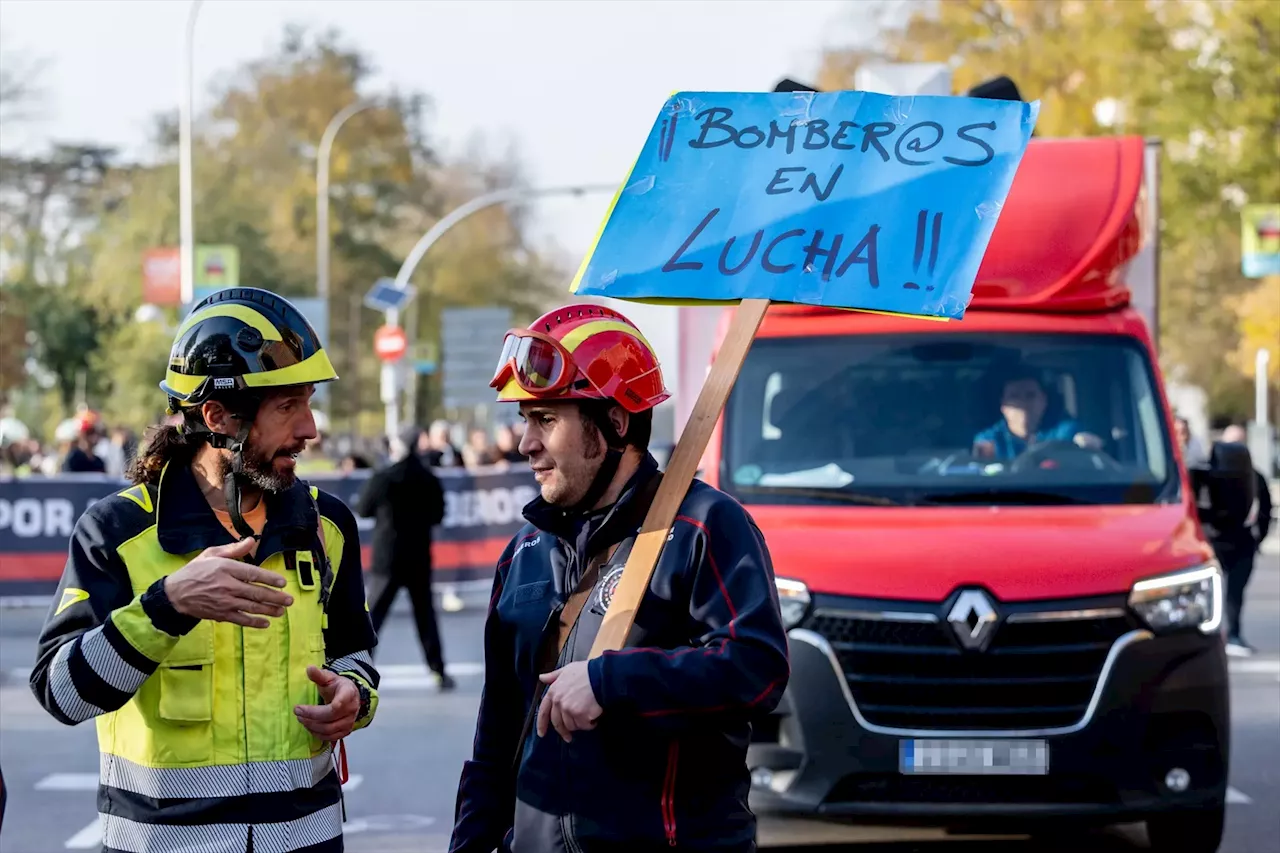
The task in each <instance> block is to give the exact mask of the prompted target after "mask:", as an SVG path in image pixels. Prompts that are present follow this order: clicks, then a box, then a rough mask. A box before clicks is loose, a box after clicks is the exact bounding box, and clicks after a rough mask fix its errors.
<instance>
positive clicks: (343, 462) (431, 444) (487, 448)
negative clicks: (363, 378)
mask: <svg viewBox="0 0 1280 853" xmlns="http://www.w3.org/2000/svg"><path fill="white" fill-rule="evenodd" d="M523 428H524V424H522V423H518V422H517V423H515V424H506V423H501V424H498V425H497V426H496V427H495V428H493V429H492V430H489V429H486V428H484V427H477V426H473V427H467V426H466V425H464V424H458V423H453V422H451V421H447V420H437V421H434V422H433V423H432V424H431V425H430V426H429V427H428V428H427V429H425V430H423V431H422V432H421V434H420V437H419V439H418V442H417V447H416V448H415V449H416V450H417V452H418V455H419V456H420V457H421V458H422V460H423V461H424V462H425V463H426V464H428V465H430V466H431V467H433V468H489V467H496V468H505V467H509V466H511V465H518V464H521V463H523V462H524V461H525V458H524V457H523V456H522V455H520V451H519V449H518V448H519V446H520V436H521V435H522V434H523ZM339 444H341V445H342V449H341V450H340V451H339V452H340V454H341V456H340V459H339V461H338V468H339V470H341V471H352V470H355V469H358V468H377V467H380V466H381V465H383V464H385V463H386V462H387V461H388V460H389V458H390V450H391V449H390V446H389V444H388V443H387V442H386V440H385V439H384V440H381V441H379V442H378V443H377V444H376V445H373V446H369V444H368V443H366V444H365V445H364V446H357V445H356V443H355V442H353V441H351V440H344V441H342V442H339ZM308 449H309V450H310V449H311V448H310V447H309V448H308ZM301 461H302V460H300V462H301ZM299 470H302V466H301V464H300V466H299Z"/></svg>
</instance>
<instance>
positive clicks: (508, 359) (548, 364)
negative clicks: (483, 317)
mask: <svg viewBox="0 0 1280 853" xmlns="http://www.w3.org/2000/svg"><path fill="white" fill-rule="evenodd" d="M489 386H490V387H491V388H498V389H500V390H499V391H498V402H500V403H513V402H519V401H521V400H613V401H615V402H617V404H618V405H620V406H622V407H623V408H624V409H626V410H627V411H628V412H632V413H636V412H643V411H647V410H649V409H652V408H653V407H654V406H656V405H658V404H659V403H661V402H662V401H663V400H666V399H667V398H668V397H670V396H671V395H670V393H668V392H667V389H666V388H665V387H664V386H663V384H662V368H661V367H660V366H659V365H658V359H657V356H655V355H654V353H653V347H651V346H649V342H648V341H646V340H645V338H644V335H642V334H641V333H640V330H639V329H637V328H636V326H635V324H634V323H632V322H631V321H630V320H628V319H627V318H626V317H623V316H622V315H621V314H619V313H618V312H617V311H614V310H612V309H609V308H605V307H602V306H600V305H590V304H583V305H566V306H565V307H563V308H557V309H555V310H554V311H549V312H548V313H546V314H543V315H542V316H541V317H539V318H538V319H537V320H535V321H533V323H532V325H530V326H529V328H527V329H511V330H510V331H508V332H507V336H506V338H505V339H504V340H503V342H502V356H501V357H500V358H499V359H498V367H497V370H496V371H495V372H494V375H493V379H492V380H491V381H490V382H489Z"/></svg>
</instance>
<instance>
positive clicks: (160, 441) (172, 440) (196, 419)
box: [125, 392, 262, 486]
mask: <svg viewBox="0 0 1280 853" xmlns="http://www.w3.org/2000/svg"><path fill="white" fill-rule="evenodd" d="M218 400H219V402H221V403H222V404H223V405H225V406H226V407H227V408H229V409H231V410H232V411H234V412H238V413H240V414H241V415H242V416H245V417H248V418H250V419H252V417H253V415H254V414H255V413H256V412H257V408H258V405H259V404H260V403H261V401H262V398H261V396H260V395H256V394H251V393H245V392H239V393H234V394H224V395H220V396H219V397H218ZM203 426H204V415H203V414H201V411H200V407H198V406H197V407H195V408H191V409H184V410H183V412H182V426H180V427H179V426H172V425H169V424H159V425H157V426H153V427H151V428H150V429H149V430H148V431H147V435H146V438H145V442H146V443H145V446H143V447H142V448H141V449H140V450H139V452H138V455H137V456H135V457H134V459H133V461H132V462H131V463H129V469H128V471H126V472H125V476H126V477H128V478H129V480H130V481H132V482H133V483H137V484H142V483H147V484H150V485H153V486H155V485H159V483H160V472H161V471H163V470H164V466H165V465H166V464H167V463H169V462H177V463H178V464H179V465H190V464H191V460H193V459H195V456H196V451H197V450H199V449H200V445H201V444H203V443H204V442H203V440H202V439H201V438H200V437H199V436H198V435H197V431H198V430H199V429H200V428H201V427H203Z"/></svg>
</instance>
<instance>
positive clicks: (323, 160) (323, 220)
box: [316, 101, 376, 302]
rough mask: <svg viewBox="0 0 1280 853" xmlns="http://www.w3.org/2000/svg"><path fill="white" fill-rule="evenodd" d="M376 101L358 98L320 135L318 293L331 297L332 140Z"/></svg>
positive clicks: (317, 159) (317, 219)
mask: <svg viewBox="0 0 1280 853" xmlns="http://www.w3.org/2000/svg"><path fill="white" fill-rule="evenodd" d="M375 103H376V102H374V101H356V102H355V103H353V104H348V105H347V106H345V107H343V108H342V109H341V110H339V111H338V114H337V115H335V116H334V117H333V118H332V119H330V120H329V126H328V127H326V128H325V129H324V135H323V136H321V137H320V149H319V151H317V152H316V295H317V296H319V297H320V298H321V299H322V300H324V301H325V302H328V300H329V154H330V152H331V151H332V150H333V140H334V138H335V137H336V136H337V135H338V131H339V130H340V129H341V128H342V125H343V124H345V123H346V121H347V119H349V118H351V117H352V116H353V115H355V114H356V113H358V112H362V111H363V110H367V109H369V108H370V107H372V106H374V105H375Z"/></svg>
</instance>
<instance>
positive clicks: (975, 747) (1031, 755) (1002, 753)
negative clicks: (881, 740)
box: [898, 739, 1049, 776]
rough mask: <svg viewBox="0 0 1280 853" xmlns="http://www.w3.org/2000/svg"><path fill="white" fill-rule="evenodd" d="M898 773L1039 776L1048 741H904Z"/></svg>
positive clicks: (1046, 762)
mask: <svg viewBox="0 0 1280 853" xmlns="http://www.w3.org/2000/svg"><path fill="white" fill-rule="evenodd" d="M898 769H899V770H900V771H901V772H902V773H910V774H924V773H941V774H952V775H958V776H1043V775H1045V774H1046V773H1048V772H1049V744H1048V742H1046V741H1043V740H916V739H911V740H904V741H901V743H900V744H899V749H898Z"/></svg>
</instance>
